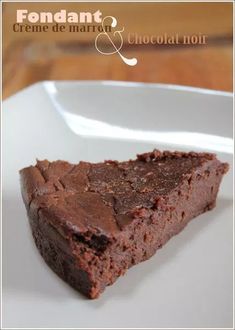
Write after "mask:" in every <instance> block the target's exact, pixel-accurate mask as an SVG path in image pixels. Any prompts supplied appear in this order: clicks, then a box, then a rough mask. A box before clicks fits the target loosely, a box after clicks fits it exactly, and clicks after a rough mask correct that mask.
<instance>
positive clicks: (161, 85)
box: [3, 80, 234, 105]
mask: <svg viewBox="0 0 235 330" xmlns="http://www.w3.org/2000/svg"><path fill="white" fill-rule="evenodd" d="M48 83H54V84H57V85H60V84H61V85H62V84H66V83H69V84H74V85H87V86H91V85H93V86H94V85H97V86H113V87H115V86H116V87H126V88H128V87H135V88H138V87H149V88H156V89H163V90H171V91H179V92H191V93H197V94H200V95H204V94H206V95H216V96H224V97H228V98H231V99H233V96H234V93H233V92H227V91H221V90H215V89H209V88H202V87H194V86H187V85H177V84H165V83H150V82H136V81H123V80H41V81H37V82H35V83H33V84H31V85H28V86H26V87H24V88H22V89H20V90H19V91H17V92H16V93H14V94H12V95H10V96H9V97H7V98H6V99H4V100H3V105H4V104H5V102H6V101H8V100H10V99H12V98H14V97H15V96H17V95H18V94H20V93H21V92H24V91H26V90H28V89H31V88H35V87H37V86H42V87H44V88H45V87H46V85H47V84H48ZM45 89H46V88H45Z"/></svg>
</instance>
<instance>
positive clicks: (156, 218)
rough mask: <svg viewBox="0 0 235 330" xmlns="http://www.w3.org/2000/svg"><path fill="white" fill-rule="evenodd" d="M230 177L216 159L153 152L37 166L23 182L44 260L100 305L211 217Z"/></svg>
mask: <svg viewBox="0 0 235 330" xmlns="http://www.w3.org/2000/svg"><path fill="white" fill-rule="evenodd" d="M227 170H228V164H226V163H221V162H220V161H219V160H218V159H217V158H216V156H215V155H214V154H209V153H195V152H190V153H183V152H169V151H164V152H160V151H158V150H154V151H153V152H151V153H146V154H142V155H138V156H137V159H136V160H130V161H126V162H117V161H105V162H104V163H97V164H91V163H87V162H80V163H79V164H77V165H72V164H69V163H67V162H65V161H55V162H49V161H47V160H44V161H37V164H36V165H35V166H30V167H27V168H24V169H22V170H21V171H20V176H21V187H22V195H23V199H24V202H25V205H26V208H27V212H28V216H29V220H30V225H31V228H32V233H33V237H34V239H35V242H36V245H37V247H38V249H39V251H40V253H41V255H42V256H43V258H44V259H45V261H46V262H47V264H48V265H49V266H50V267H51V268H52V269H53V270H54V271H55V272H56V273H57V274H58V275H59V276H60V277H61V278H63V279H64V280H65V281H66V282H68V283H69V284H70V285H71V286H73V287H74V288H75V289H77V290H79V291H80V292H82V293H83V294H85V295H86V296H88V297H89V298H97V297H98V296H99V295H100V293H101V292H102V291H103V290H104V289H105V287H106V286H107V285H110V284H112V283H113V282H114V281H115V280H116V279H117V278H118V277H119V276H120V275H123V274H124V273H125V272H126V270H127V269H128V268H130V267H131V266H133V265H135V264H137V263H139V262H141V261H143V260H146V259H148V258H150V257H151V256H152V255H153V254H154V253H155V252H156V250H157V249H159V248H160V247H162V245H163V244H165V243H166V242H167V241H168V240H169V239H170V238H171V237H172V236H173V235H175V234H177V233H179V232H180V231H181V230H182V229H183V228H184V227H185V225H186V224H187V223H188V222H189V221H190V220H191V219H192V218H194V217H196V216H197V215H199V214H201V213H203V212H205V211H207V210H210V209H212V208H213V207H214V206H215V202H216V196H217V192H218V189H219V185H220V182H221V179H222V176H223V175H224V174H225V173H226V172H227Z"/></svg>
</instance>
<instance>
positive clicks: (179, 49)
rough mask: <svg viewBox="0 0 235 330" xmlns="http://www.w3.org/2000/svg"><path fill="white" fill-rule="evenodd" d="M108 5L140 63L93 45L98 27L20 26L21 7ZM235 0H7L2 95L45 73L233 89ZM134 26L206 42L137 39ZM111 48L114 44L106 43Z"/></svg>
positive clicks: (106, 8) (143, 32)
mask: <svg viewBox="0 0 235 330" xmlns="http://www.w3.org/2000/svg"><path fill="white" fill-rule="evenodd" d="M17 9H28V10H29V11H36V12H39V11H52V12H56V11H59V10H61V9H66V10H67V11H76V12H80V11H89V12H95V11H96V10H98V9H99V10H101V11H102V13H103V17H104V16H105V15H112V16H114V17H116V18H117V20H118V26H119V27H120V29H121V28H122V27H125V31H124V33H123V37H124V46H123V48H122V53H123V55H125V56H126V57H128V58H131V57H136V58H138V64H137V65H136V66H134V67H130V66H128V65H126V64H125V63H124V62H123V61H122V60H121V59H120V57H119V56H118V55H117V54H114V55H110V56H105V55H101V54H99V53H98V51H97V50H96V49H95V46H94V40H95V37H96V36H97V32H96V33H95V32H94V33H92V32H89V33H82V32H79V33H69V32H64V33H53V32H46V33H42V32H41V33H36V32H24V33H23V32H21V33H20V32H13V29H12V26H13V24H14V23H15V21H16V10H17ZM232 19H233V9H232V3H223V2H221V3H216V2H214V3H206V2H205V3H200V2H198V3H60V2H58V3H22V2H20V3H3V98H6V97H9V96H10V95H12V94H14V93H15V92H17V91H19V90H20V89H22V88H24V87H26V86H28V85H30V84H32V83H35V82H37V81H41V80H93V79H94V80H99V79H102V80H124V81H141V82H154V83H169V84H178V85H188V86H195V87H202V88H209V89H216V90H224V91H232V89H233V86H232V83H233V67H232V65H233V62H232V50H233V49H232V41H233V36H232V32H233V21H232ZM128 33H138V34H139V35H159V34H163V33H167V34H175V33H179V34H180V35H184V34H198V33H203V34H206V35H207V36H208V38H207V44H206V45H192V46H188V45H187V46H184V45H152V44H147V45H131V44H129V43H128V40H127V35H128ZM107 47H109V45H107Z"/></svg>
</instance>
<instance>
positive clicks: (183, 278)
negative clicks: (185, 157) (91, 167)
mask: <svg viewBox="0 0 235 330" xmlns="http://www.w3.org/2000/svg"><path fill="white" fill-rule="evenodd" d="M232 147H233V145H232V95H231V94H229V93H223V92H215V91H208V90H201V89H193V88H187V87H177V86H175V87H173V86H167V85H165V86H164V85H154V84H135V83H118V82H43V83H38V84H35V85H33V86H31V87H29V88H27V89H25V90H23V91H21V92H20V93H18V94H16V95H14V96H12V97H11V98H9V99H8V100H6V101H5V102H4V103H3V326H4V327H16V328H20V327H22V328H26V327H29V328H32V327H45V328H48V327H54V328H60V327H64V328H68V327H72V328H77V327H80V328H84V327H95V328H97V327H100V328H103V327H144V328H145V327H159V328H163V327H179V328H182V327H187V328H188V327H222V328H223V327H232V291H233V286H232V240H233V237H232V230H233V223H232V203H233V196H232V180H233V179H232V168H231V170H230V172H229V173H228V174H227V175H226V176H225V178H224V180H223V183H222V186H221V190H220V192H219V197H218V203H217V207H216V208H215V209H214V210H213V211H211V212H208V213H206V214H204V215H202V216H200V217H198V218H197V219H196V220H193V221H192V222H191V223H190V224H189V225H188V226H187V228H185V230H184V231H183V232H182V233H181V234H179V235H177V236H176V237H174V238H173V239H171V240H170V242H168V243H167V244H166V246H164V247H163V248H162V249H161V250H159V251H158V252H157V253H156V255H155V256H154V257H152V258H151V259H150V260H148V261H146V262H143V263H141V264H139V265H137V266H135V267H133V268H132V269H130V270H129V271H128V272H127V274H126V275H125V276H124V277H122V278H120V279H119V280H118V281H117V282H116V283H115V284H114V285H112V286H111V287H109V288H107V289H106V291H105V293H104V294H103V295H102V296H101V297H100V299H98V300H93V301H91V300H88V299H86V298H84V297H83V296H82V295H80V294H79V293H78V292H76V291H75V290H73V289H72V288H70V287H69V286H68V285H67V284H66V283H64V282H63V281H62V280H60V278H59V277H57V275H55V274H54V273H53V272H52V271H51V270H50V268H49V267H48V266H47V265H46V264H45V263H44V261H43V259H42V258H41V256H40V255H39V253H38V251H37V250H36V247H35V245H34V242H33V240H32V237H31V233H30V230H29V225H28V221H27V217H26V212H25V207H24V205H23V202H22V199H21V196H20V186H19V175H18V171H19V169H21V168H22V167H24V166H28V165H30V164H34V163H35V158H39V159H44V158H48V159H49V160H56V159H64V160H68V161H70V162H78V161H79V160H86V161H92V162H93V161H94V162H96V161H103V160H104V159H118V160H125V159H129V158H131V157H134V156H135V154H136V153H141V152H144V151H150V150H152V149H153V148H160V149H180V150H189V149H192V150H201V148H202V149H203V150H208V151H214V152H216V153H217V154H218V156H219V158H220V159H221V160H223V161H228V162H229V163H230V164H231V167H232V159H233V157H232Z"/></svg>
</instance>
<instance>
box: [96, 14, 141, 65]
mask: <svg viewBox="0 0 235 330" xmlns="http://www.w3.org/2000/svg"><path fill="white" fill-rule="evenodd" d="M110 18H111V20H112V23H111V26H112V28H114V27H116V26H117V20H116V18H115V17H113V16H105V17H104V18H103V20H102V28H103V31H104V32H101V33H99V34H98V35H97V37H96V38H95V47H96V49H97V50H98V52H99V53H101V54H103V55H113V54H116V53H117V54H118V55H119V56H120V57H121V59H122V60H123V62H124V63H126V64H127V65H130V66H134V65H136V64H137V59H136V58H135V57H133V58H131V59H128V58H126V57H125V56H123V55H122V54H121V53H120V50H121V49H122V46H123V38H122V32H123V31H124V28H122V30H117V31H114V32H113V37H114V38H115V37H118V38H119V40H120V45H119V46H118V47H117V46H116V45H115V43H114V41H113V40H112V39H111V37H110V35H109V34H108V33H107V32H106V31H105V26H104V22H105V20H106V19H110ZM103 36H105V37H106V38H108V40H109V42H110V44H111V45H112V47H113V49H114V50H113V51H105V52H104V51H102V50H100V48H99V46H98V41H99V39H100V38H102V37H103Z"/></svg>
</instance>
